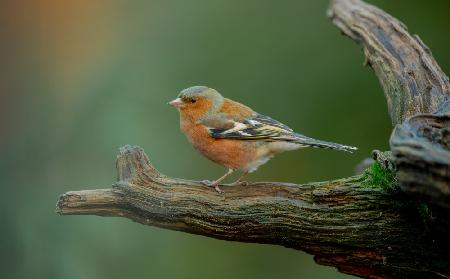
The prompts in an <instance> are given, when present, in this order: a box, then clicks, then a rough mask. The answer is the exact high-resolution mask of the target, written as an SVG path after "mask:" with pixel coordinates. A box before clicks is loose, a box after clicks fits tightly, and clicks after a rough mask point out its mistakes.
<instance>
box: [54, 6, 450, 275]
mask: <svg viewBox="0 0 450 279" xmlns="http://www.w3.org/2000/svg"><path fill="white" fill-rule="evenodd" d="M328 13H329V16H330V18H331V19H332V20H333V22H334V23H335V24H336V25H337V26H338V27H339V28H340V29H341V30H342V31H343V32H344V33H345V34H346V35H348V36H349V37H350V38H352V39H354V40H355V41H357V42H358V43H359V44H360V45H361V46H362V47H363V50H364V53H365V56H366V61H367V63H368V64H369V65H371V66H372V68H373V69H374V70H375V73H376V75H377V76H378V78H379V79H380V83H381V85H382V88H383V90H384V93H385V96H386V100H387V103H388V108H389V111H390V115H391V119H392V123H393V124H394V125H396V127H395V129H394V132H393V134H392V137H391V142H390V143H391V149H392V155H393V158H394V159H393V162H391V163H393V164H390V162H389V160H391V159H386V158H391V156H386V157H384V156H381V155H382V154H381V153H377V154H378V155H380V154H381V155H380V156H378V157H380V158H383V159H380V160H384V161H383V163H382V165H390V167H392V166H393V167H392V168H394V169H396V170H397V179H398V181H399V182H400V186H401V188H402V190H403V191H405V192H406V193H410V194H414V195H415V196H414V198H413V199H411V196H410V195H405V194H404V193H403V192H401V191H399V190H397V191H387V190H385V189H383V188H381V187H380V185H373V183H371V181H370V179H371V178H370V175H367V173H366V174H364V175H360V176H355V177H350V178H345V179H339V180H334V181H327V182H320V183H309V184H305V185H296V184H286V183H279V182H275V183H267V182H264V183H263V182H261V183H255V184H251V185H248V186H235V187H226V186H224V188H223V189H224V190H225V194H222V195H221V194H218V193H216V192H215V191H213V190H211V189H209V188H207V187H205V186H203V185H202V184H201V183H200V182H197V181H188V180H181V179H176V178H171V177H167V176H165V175H163V174H161V173H159V172H158V171H157V170H156V169H155V168H154V167H153V166H152V165H151V164H150V161H149V159H148V157H147V155H146V154H145V153H144V151H143V150H142V149H141V148H139V147H131V146H125V147H123V148H121V150H120V153H119V155H118V158H117V172H118V181H117V182H116V183H115V184H114V185H113V187H112V189H103V190H86V191H73V192H68V193H66V194H64V195H62V196H61V197H60V199H59V201H58V204H57V212H58V213H60V214H62V215H70V214H76V215H80V214H90V215H91V214H92V215H100V216H114V217H126V218H129V219H132V220H134V221H136V222H139V223H142V224H145V225H151V226H157V227H161V228H167V229H171V230H178V231H184V232H189V233H193V234H201V235H205V236H209V237H214V238H219V239H225V240H232V241H243V242H255V243H269V244H276V245H282V246H286V247H291V248H294V249H299V250H303V251H306V252H308V253H310V254H313V255H315V259H316V261H317V262H318V263H320V264H326V265H331V266H335V267H337V268H338V269H339V270H340V271H341V272H345V273H348V274H353V275H357V276H362V277H371V278H393V277H396V278H447V277H449V276H450V254H449V252H448V251H449V246H450V234H448V229H449V228H450V224H449V221H448V218H447V214H448V213H449V212H448V208H449V207H450V202H449V195H450V190H449V189H450V186H449V180H450V179H449V178H450V168H449V164H450V155H449V152H450V151H449V146H450V144H449V143H450V136H449V135H450V129H449V127H450V125H449V124H450V105H449V102H448V96H449V88H450V86H449V83H448V78H447V77H446V76H445V74H444V73H443V72H442V70H441V69H440V68H439V66H438V65H437V63H436V61H435V60H434V59H433V57H432V55H431V52H430V50H429V49H428V48H427V47H426V46H425V45H424V44H423V42H422V41H421V40H420V39H419V38H418V37H417V36H411V35H410V34H409V33H408V32H407V30H406V27H405V26H404V25H403V24H402V23H401V22H399V21H398V20H397V19H395V18H393V17H392V16H390V15H388V14H386V13H385V12H383V11H382V10H380V9H378V8H376V7H374V6H371V5H368V4H365V3H364V2H362V1H360V0H333V1H332V2H331V5H330V8H329V12H328ZM386 160H388V161H386ZM391 165H392V166H391ZM392 183H394V182H392ZM393 186H395V185H393ZM424 198H425V199H427V200H428V201H430V202H432V203H433V204H435V205H438V206H435V205H433V206H428V205H426V204H425V206H423V204H419V203H418V202H417V200H422V199H424ZM431 211H432V212H431Z"/></svg>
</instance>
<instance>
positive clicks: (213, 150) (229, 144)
mask: <svg viewBox="0 0 450 279" xmlns="http://www.w3.org/2000/svg"><path fill="white" fill-rule="evenodd" d="M186 136H187V138H188V140H189V142H190V143H191V144H192V146H194V148H195V149H196V150H198V151H199V152H200V153H201V154H203V155H204V156H205V157H206V158H208V159H210V160H211V161H213V162H215V163H217V164H219V165H222V166H224V167H226V168H230V169H234V170H244V169H245V167H246V165H247V164H248V162H250V161H252V160H253V157H254V156H255V154H256V146H254V143H252V142H249V141H241V140H232V139H214V138H211V136H210V135H209V133H208V131H207V130H206V129H203V128H201V127H199V128H196V129H190V130H189V131H186Z"/></svg>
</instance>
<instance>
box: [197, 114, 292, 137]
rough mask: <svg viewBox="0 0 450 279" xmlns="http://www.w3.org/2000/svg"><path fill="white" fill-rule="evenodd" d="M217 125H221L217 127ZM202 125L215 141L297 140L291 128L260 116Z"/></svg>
mask: <svg viewBox="0 0 450 279" xmlns="http://www.w3.org/2000/svg"><path fill="white" fill-rule="evenodd" d="M219 123H220V124H223V125H217V124H219ZM204 124H205V126H206V127H207V128H208V130H209V133H210V135H211V136H212V137H213V138H216V139H240V140H269V141H275V140H285V141H294V140H296V139H297V137H296V134H295V133H294V132H293V130H292V129H291V128H289V127H288V126H286V125H284V124H283V123H281V122H278V121H277V120H274V119H272V118H270V117H268V116H265V115H261V114H256V115H255V116H253V117H250V118H246V119H243V120H240V121H237V119H227V121H222V122H219V121H209V123H204ZM208 124H209V125H208ZM214 124H215V125H214Z"/></svg>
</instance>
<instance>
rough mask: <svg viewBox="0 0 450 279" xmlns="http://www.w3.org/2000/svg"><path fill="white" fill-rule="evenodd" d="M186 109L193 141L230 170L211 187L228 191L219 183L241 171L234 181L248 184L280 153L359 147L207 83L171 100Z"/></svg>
mask: <svg viewBox="0 0 450 279" xmlns="http://www.w3.org/2000/svg"><path fill="white" fill-rule="evenodd" d="M169 104H170V105H172V106H173V107H175V108H177V109H178V111H179V112H180V128H181V131H182V132H183V133H184V134H185V135H186V137H187V139H188V140H189V142H190V143H191V144H192V145H193V146H194V148H195V149H197V150H198V151H199V152H200V153H202V154H203V155H204V156H205V157H207V158H208V159H210V160H211V161H213V162H216V163H217V164H219V165H222V166H224V167H226V168H228V172H227V173H226V174H225V175H223V176H222V177H220V178H219V179H217V180H215V181H213V182H209V181H205V184H206V185H208V186H212V187H214V188H215V189H216V190H217V191H218V192H222V191H221V189H220V188H219V186H218V185H219V183H220V182H221V181H223V180H224V179H225V178H226V177H227V176H228V175H230V174H231V173H232V172H233V171H235V170H240V171H242V172H243V174H242V175H241V177H240V178H239V179H238V180H237V181H236V182H235V183H234V184H241V185H242V184H245V183H246V182H245V181H244V178H245V176H246V175H247V174H248V173H251V172H254V171H256V170H257V169H258V167H260V166H261V165H263V164H265V163H267V161H269V160H270V159H271V158H272V157H273V156H274V155H276V154H279V153H281V152H284V151H289V150H295V149H299V148H303V147H319V148H331V149H337V150H342V151H347V152H352V151H354V150H356V149H357V148H356V147H351V146H346V145H342V144H338V143H333V142H327V141H321V140H316V139H313V138H309V137H306V136H304V135H301V134H298V133H295V132H294V131H293V130H292V129H291V128H289V127H288V126H286V125H284V124H282V123H280V122H278V121H276V120H274V119H272V118H270V117H268V116H265V115H262V114H259V113H257V112H255V111H253V110H252V109H251V108H249V107H247V106H245V105H243V104H240V103H238V102H235V101H232V100H230V99H227V98H224V97H222V95H220V94H219V92H217V91H216V90H214V89H212V88H208V87H205V86H193V87H189V88H187V89H184V90H182V91H181V92H180V94H179V95H178V98H177V99H175V100H173V101H171V102H169Z"/></svg>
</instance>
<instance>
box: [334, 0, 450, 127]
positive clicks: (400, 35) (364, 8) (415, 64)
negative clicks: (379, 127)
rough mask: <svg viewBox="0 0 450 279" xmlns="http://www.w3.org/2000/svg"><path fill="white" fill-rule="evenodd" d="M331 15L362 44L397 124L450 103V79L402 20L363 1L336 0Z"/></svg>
mask: <svg viewBox="0 0 450 279" xmlns="http://www.w3.org/2000/svg"><path fill="white" fill-rule="evenodd" d="M328 16H329V17H330V18H331V19H332V21H333V23H334V24H335V25H336V26H337V27H338V28H339V29H341V30H342V32H344V34H346V35H347V36H349V37H350V38H352V39H353V40H355V41H356V42H357V43H359V44H360V45H361V46H362V48H363V51H364V54H365V59H366V60H365V61H366V63H367V64H369V65H370V66H371V67H372V68H373V69H374V71H375V74H376V75H377V76H378V79H379V81H380V84H381V87H382V88H383V91H384V95H385V97H386V100H387V104H388V109H389V113H390V115H391V120H392V124H393V125H395V124H401V123H402V122H403V121H404V120H405V119H407V118H408V117H411V116H413V115H416V114H419V113H431V112H434V111H436V110H437V109H438V108H439V107H440V106H441V105H442V103H444V102H445V101H446V100H448V97H449V93H450V85H449V82H448V77H447V76H446V75H445V73H444V72H443V71H442V70H441V68H440V67H439V65H438V64H437V63H436V61H435V60H434V58H433V56H432V55H431V51H430V49H429V48H428V47H427V46H426V45H425V44H424V43H423V42H422V41H421V40H420V38H419V36H417V35H411V34H409V33H408V30H407V28H406V26H405V25H404V24H403V23H402V22H400V21H399V20H397V19H396V18H394V17H392V16H391V15H389V14H387V13H386V12H384V11H383V10H381V9H379V8H377V7H375V6H373V5H369V4H366V3H364V2H363V1H360V0H332V1H331V5H330V8H329V10H328Z"/></svg>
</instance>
